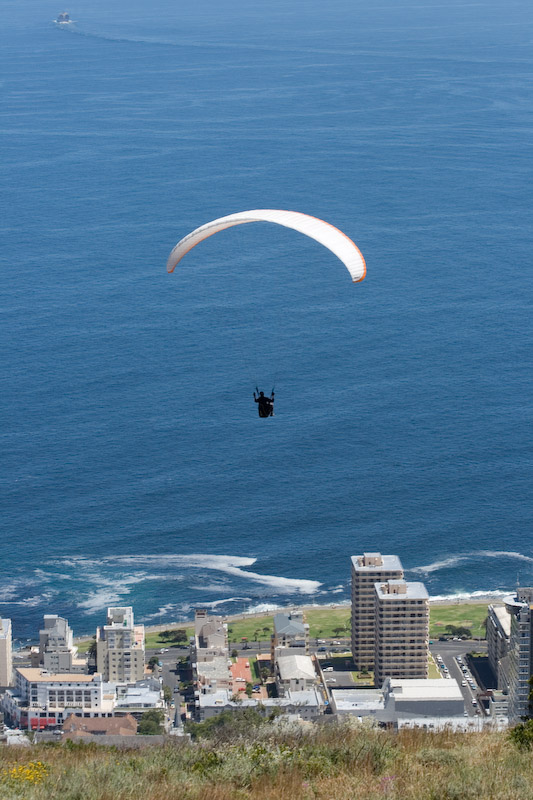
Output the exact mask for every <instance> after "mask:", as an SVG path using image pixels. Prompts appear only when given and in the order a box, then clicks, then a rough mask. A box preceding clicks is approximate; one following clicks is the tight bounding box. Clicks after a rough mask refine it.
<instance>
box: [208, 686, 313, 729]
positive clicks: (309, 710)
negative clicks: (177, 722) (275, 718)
mask: <svg viewBox="0 0 533 800" xmlns="http://www.w3.org/2000/svg"><path fill="white" fill-rule="evenodd" d="M243 708H253V709H255V710H257V711H258V712H259V713H260V714H264V715H269V714H271V713H272V711H273V710H274V709H278V710H279V711H281V713H282V714H287V715H294V716H296V717H298V718H299V719H302V720H306V721H313V720H315V719H316V718H317V717H319V716H320V715H321V714H323V713H324V700H323V699H322V696H321V693H320V692H319V690H318V688H317V687H313V688H312V689H308V690H306V691H300V692H291V691H290V690H287V691H286V692H285V694H284V696H283V697H268V698H262V699H261V700H257V699H255V698H253V697H251V698H247V697H239V698H235V695H233V694H232V693H231V692H230V691H228V690H227V689H219V690H218V691H217V692H214V693H212V694H202V695H200V696H199V698H198V700H197V703H196V719H197V720H198V721H199V722H202V721H203V720H206V719H209V718H210V717H214V716H216V715H217V714H220V713H221V712H222V711H237V710H239V709H243Z"/></svg>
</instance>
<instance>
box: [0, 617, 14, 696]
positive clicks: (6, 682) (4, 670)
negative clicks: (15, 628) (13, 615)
mask: <svg viewBox="0 0 533 800" xmlns="http://www.w3.org/2000/svg"><path fill="white" fill-rule="evenodd" d="M12 673H13V651H12V634H11V620H10V619H2V618H1V617H0V686H11V683H12Z"/></svg>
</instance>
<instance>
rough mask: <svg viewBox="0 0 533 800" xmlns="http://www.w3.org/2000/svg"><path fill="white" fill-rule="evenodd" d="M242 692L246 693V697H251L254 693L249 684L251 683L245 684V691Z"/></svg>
mask: <svg viewBox="0 0 533 800" xmlns="http://www.w3.org/2000/svg"><path fill="white" fill-rule="evenodd" d="M244 691H245V692H246V694H247V695H248V697H251V696H252V693H253V691H254V687H253V686H252V684H251V683H247V684H246V689H245V690H244Z"/></svg>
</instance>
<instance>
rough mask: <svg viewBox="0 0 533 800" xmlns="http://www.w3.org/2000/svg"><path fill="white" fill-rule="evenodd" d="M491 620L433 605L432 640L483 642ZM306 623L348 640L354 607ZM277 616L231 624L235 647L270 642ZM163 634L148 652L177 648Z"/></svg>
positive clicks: (479, 607) (478, 610)
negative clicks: (466, 632)
mask: <svg viewBox="0 0 533 800" xmlns="http://www.w3.org/2000/svg"><path fill="white" fill-rule="evenodd" d="M486 616H487V605H486V603H476V604H468V603H467V604H465V605H461V604H455V603H451V604H449V605H442V606H440V605H438V606H437V605H431V606H430V628H429V636H430V638H431V639H438V638H439V636H442V635H443V634H444V633H445V629H446V625H455V626H456V627H466V628H470V630H471V631H472V636H473V637H474V638H475V639H476V638H481V639H483V638H484V637H485V629H484V627H483V621H484V620H485V618H486ZM306 619H307V622H308V623H309V633H310V637H311V640H314V639H336V638H345V637H347V636H349V635H350V607H349V606H342V607H340V608H310V609H308V610H307V611H306ZM273 624H274V623H273V616H272V615H269V616H264V617H263V616H262V617H243V618H242V619H238V620H228V631H229V633H228V637H229V640H230V649H231V645H232V644H233V643H234V642H240V641H241V640H242V639H243V638H244V637H246V638H247V639H248V641H249V642H250V643H255V642H256V641H257V637H259V639H260V640H261V641H263V642H264V641H266V640H270V636H271V633H272V632H273ZM183 627H185V625H175V624H174V625H169V626H168V629H169V630H173V629H176V628H183ZM185 629H186V631H187V636H192V635H193V634H194V628H192V627H191V626H190V625H189V626H187V627H186V628H185ZM160 636H161V635H160V633H159V632H153V631H147V633H146V648H147V649H149V650H150V649H151V650H156V649H160V648H161V647H169V648H170V647H173V646H175V645H173V644H172V643H170V642H166V641H165V640H162V639H161V638H160ZM92 641H93V639H92V638H91V637H88V638H87V639H83V640H81V641H78V642H76V644H77V645H78V649H79V652H80V653H85V652H87V650H88V648H89V646H90V644H91V642H92Z"/></svg>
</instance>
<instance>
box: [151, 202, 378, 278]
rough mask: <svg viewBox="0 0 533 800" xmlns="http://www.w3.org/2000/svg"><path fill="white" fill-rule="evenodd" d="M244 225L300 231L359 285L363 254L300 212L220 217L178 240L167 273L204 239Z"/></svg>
mask: <svg viewBox="0 0 533 800" xmlns="http://www.w3.org/2000/svg"><path fill="white" fill-rule="evenodd" d="M247 222H273V223H274V224H276V225H283V226H284V227H285V228H292V230H294V231H299V232H300V233H303V234H304V236H309V238H311V239H315V241H317V242H319V243H320V244H321V245H323V246H324V247H326V248H327V249H328V250H330V251H331V252H332V253H333V254H334V255H336V256H337V258H338V259H339V260H340V261H342V263H343V264H344V266H345V267H346V269H347V270H348V272H349V273H350V275H351V277H352V280H353V282H354V283H358V282H359V281H362V280H363V278H364V277H365V275H366V264H365V259H364V258H363V254H362V253H361V251H360V250H359V248H358V247H357V245H356V244H355V243H354V242H352V240H351V239H349V238H348V236H346V234H344V233H343V232H342V231H340V230H339V229H338V228H335V227H334V226H333V225H330V224H329V222H324V220H322V219H318V217H311V216H309V215H308V214H301V213H300V212H299V211H281V210H276V209H271V208H262V209H256V210H254V211H242V212H239V213H238V214H229V216H227V217H220V218H219V219H215V220H213V221H212V222H208V223H207V224H206V225H202V226H201V227H200V228H196V230H194V231H192V232H191V233H189V234H188V235H187V236H185V237H184V238H183V239H181V241H179V242H178V244H177V245H176V247H175V248H174V249H173V250H172V252H171V254H170V256H169V258H168V261H167V271H168V272H173V271H174V269H175V267H176V266H177V264H179V262H180V261H181V259H182V258H183V256H185V255H186V254H187V253H188V252H189V250H192V248H193V247H196V245H197V244H200V242H203V241H204V239H207V238H208V237H209V236H213V234H215V233H219V231H223V230H225V229H226V228H232V227H233V226H234V225H244V224H246V223H247Z"/></svg>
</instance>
